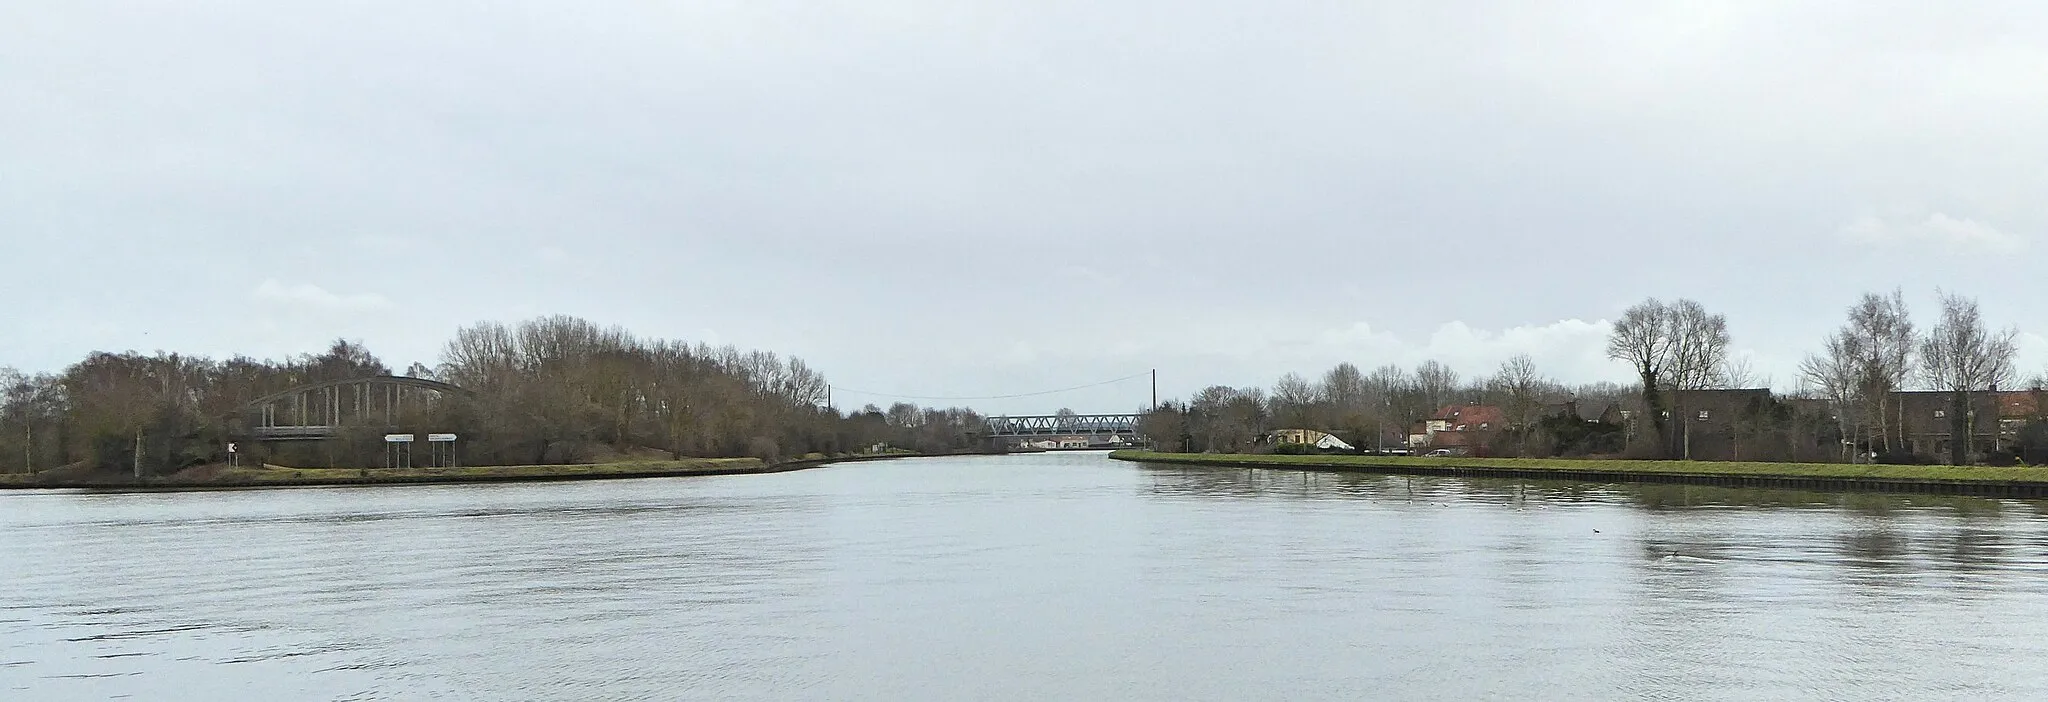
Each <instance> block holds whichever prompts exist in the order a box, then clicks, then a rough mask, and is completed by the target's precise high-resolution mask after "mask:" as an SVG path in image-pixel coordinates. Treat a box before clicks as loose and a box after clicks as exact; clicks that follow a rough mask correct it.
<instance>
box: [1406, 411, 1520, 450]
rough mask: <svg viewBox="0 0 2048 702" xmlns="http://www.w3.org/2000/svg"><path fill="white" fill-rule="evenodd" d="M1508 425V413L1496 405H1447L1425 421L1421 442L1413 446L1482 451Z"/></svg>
mask: <svg viewBox="0 0 2048 702" xmlns="http://www.w3.org/2000/svg"><path fill="white" fill-rule="evenodd" d="M1507 428H1508V421H1507V412H1505V411H1503V410H1501V408H1500V407H1497V406H1494V405H1446V406H1444V408H1443V409H1439V410H1437V411H1436V413H1435V414H1432V415H1430V417H1429V419H1427V420H1424V421H1423V422H1422V441H1421V443H1419V444H1417V443H1416V442H1415V437H1414V436H1410V437H1409V444H1410V445H1411V446H1416V447H1418V448H1420V447H1428V448H1450V449H1454V450H1457V451H1461V452H1462V453H1460V455H1471V454H1478V453H1483V450H1484V447H1485V446H1487V445H1489V444H1492V443H1493V441H1494V439H1495V438H1497V437H1499V436H1500V434H1501V432H1503V431H1506V430H1507Z"/></svg>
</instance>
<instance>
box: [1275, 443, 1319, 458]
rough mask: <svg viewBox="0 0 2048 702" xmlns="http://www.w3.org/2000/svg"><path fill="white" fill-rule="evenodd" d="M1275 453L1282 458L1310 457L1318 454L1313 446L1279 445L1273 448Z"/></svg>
mask: <svg viewBox="0 0 2048 702" xmlns="http://www.w3.org/2000/svg"><path fill="white" fill-rule="evenodd" d="M1273 453H1277V454H1280V455H1282V456H1308V455H1313V454H1315V453H1318V452H1317V451H1316V447H1315V446H1314V445H1313V444H1279V445H1276V446H1274V447H1273Z"/></svg>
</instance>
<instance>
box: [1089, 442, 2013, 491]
mask: <svg viewBox="0 0 2048 702" xmlns="http://www.w3.org/2000/svg"><path fill="white" fill-rule="evenodd" d="M1110 457H1111V458H1115V459H1118V460H1124V461H1142V462H1149V463H1176V464H1186V465H1208V466H1228V467H1244V468H1280V469H1290V468H1291V469H1317V470H1351V471H1360V472H1385V473H1415V474H1453V475H1497V476H1502V477H1519V478H1529V477H1535V478H1541V477H1545V476H1546V475H1550V476H1554V477H1556V478H1558V479H1563V480H1603V481H1611V482H1630V481H1647V482H1698V483H1704V484H1728V483H1740V484H1751V485H1769V484H1783V485H1785V486H1788V487H1809V488H1810V487H1820V488H1850V489H1854V488H1858V487H1864V488H1869V489H1906V490H1911V489H1915V488H1916V487H1929V488H1933V487H1940V486H1955V487H1964V488H2010V489H2011V492H2015V493H2029V494H2031V493H2035V492H2040V493H2048V468H2044V467H2017V468H1994V467H1989V466H1900V465H1856V464H1844V463H1755V462H1718V461H1620V460H1612V461H1610V460H1572V459H1549V458H1429V457H1418V456H1277V455H1275V456H1264V455H1247V454H1201V453H1156V452H1151V451H1117V452H1114V453H1111V454H1110ZM1936 491H1938V490H1936ZM1985 492H1989V493H1997V492H2000V490H1996V489H1990V490H1985Z"/></svg>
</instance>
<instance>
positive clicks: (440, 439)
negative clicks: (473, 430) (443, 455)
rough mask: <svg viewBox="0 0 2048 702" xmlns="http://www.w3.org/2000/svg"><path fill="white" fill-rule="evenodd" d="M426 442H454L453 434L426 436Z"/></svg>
mask: <svg viewBox="0 0 2048 702" xmlns="http://www.w3.org/2000/svg"><path fill="white" fill-rule="evenodd" d="M427 440H428V441H432V442H436V443H442V442H448V441H454V440H455V435H454V434H428V435H427Z"/></svg>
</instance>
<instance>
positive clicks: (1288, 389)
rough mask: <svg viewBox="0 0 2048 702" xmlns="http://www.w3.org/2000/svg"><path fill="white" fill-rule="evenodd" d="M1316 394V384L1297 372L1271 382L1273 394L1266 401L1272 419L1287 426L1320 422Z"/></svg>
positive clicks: (1306, 425) (1308, 425)
mask: <svg viewBox="0 0 2048 702" xmlns="http://www.w3.org/2000/svg"><path fill="white" fill-rule="evenodd" d="M1317 395H1318V393H1317V392H1316V386H1315V385H1314V384H1313V383H1310V382H1309V381H1308V379H1307V378H1303V377H1301V374H1299V373H1288V374H1286V375H1283V376H1280V380H1279V382H1276V383H1274V384H1273V394H1272V396H1271V397H1270V398H1268V399H1267V403H1268V405H1269V406H1270V407H1269V411H1270V412H1271V414H1272V416H1273V419H1274V421H1277V422H1280V423H1281V424H1285V425H1288V426H1294V427H1310V425H1313V424H1319V423H1320V422H1319V421H1318V420H1319V419H1320V417H1318V416H1317V415H1318V414H1320V412H1318V411H1317V410H1318V409H1319V408H1318V407H1317V406H1316V405H1318V404H1319V399H1318V397H1317ZM1311 428H1313V427H1311Z"/></svg>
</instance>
